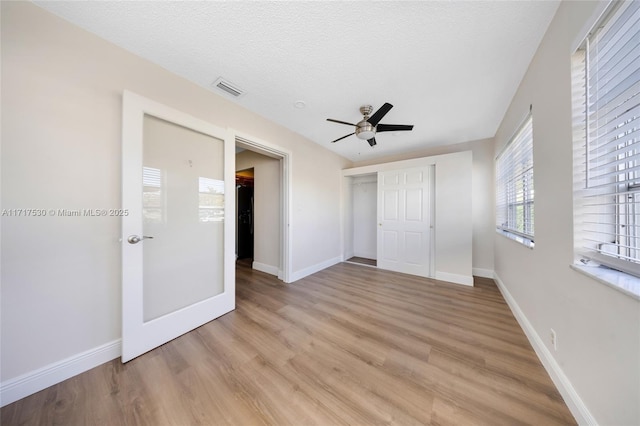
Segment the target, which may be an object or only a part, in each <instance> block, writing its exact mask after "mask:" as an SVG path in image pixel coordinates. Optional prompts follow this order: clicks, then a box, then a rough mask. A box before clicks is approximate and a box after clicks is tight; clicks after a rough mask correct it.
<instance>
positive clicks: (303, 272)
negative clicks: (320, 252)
mask: <svg viewBox="0 0 640 426" xmlns="http://www.w3.org/2000/svg"><path fill="white" fill-rule="evenodd" d="M340 262H342V256H337V257H334V258H332V259H327V260H325V261H324V262H320V263H316V264H315V265H312V266H309V267H308V268H304V269H301V270H299V271H295V272H294V273H293V274H291V281H290V282H294V281H298V280H299V279H302V278H304V277H306V276H308V275H311V274H315V273H316V272H318V271H322V270H323V269H326V268H328V267H330V266H333V265H335V264H336V263H340Z"/></svg>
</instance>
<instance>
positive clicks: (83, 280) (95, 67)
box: [0, 2, 350, 383]
mask: <svg viewBox="0 0 640 426" xmlns="http://www.w3.org/2000/svg"><path fill="white" fill-rule="evenodd" d="M1 7H2V22H1V23H2V28H1V31H2V33H1V35H2V100H1V102H2V105H1V106H2V134H1V136H2V207H3V208H6V209H11V208H44V209H50V208H53V209H58V208H67V209H76V208H117V207H120V205H121V191H120V186H121V175H120V167H121V166H120V163H121V161H120V155H121V148H120V143H121V142H120V140H121V113H122V106H121V105H122V91H123V90H124V89H129V90H131V91H133V92H136V93H138V94H140V95H142V96H145V97H148V98H150V99H153V100H155V101H157V102H160V103H163V104H166V105H168V106H170V107H172V108H175V109H178V110H181V111H184V112H186V113H188V114H191V115H193V116H195V117H198V118H201V119H204V120H207V121H209V122H211V123H213V124H215V125H218V126H220V127H231V128H234V129H236V130H238V131H241V132H242V133H243V134H245V135H252V136H254V137H256V138H258V139H260V140H264V141H267V142H269V143H272V144H274V145H278V146H281V147H283V148H284V149H286V150H289V151H290V152H291V158H292V164H291V168H292V190H291V191H292V200H291V203H292V204H291V212H292V217H291V223H290V229H291V233H292V240H293V241H292V245H293V246H292V250H291V251H292V269H293V274H294V275H296V274H297V275H298V276H300V275H301V274H304V273H305V272H307V271H313V269H314V267H316V265H324V264H327V262H329V263H330V262H333V261H335V259H337V258H339V256H340V253H341V247H340V231H339V230H340V212H339V209H340V198H339V196H340V195H339V194H340V185H341V178H340V170H342V169H343V168H345V167H347V166H348V165H349V164H350V162H349V161H348V160H346V159H344V158H342V157H339V156H337V155H335V154H333V153H331V152H330V151H328V150H326V149H324V148H322V147H320V146H318V145H317V144H315V143H312V142H310V141H308V140H306V139H304V138H303V137H301V136H300V135H298V134H296V133H293V132H291V131H289V130H286V129H284V128H283V127H281V126H278V125H276V124H274V123H272V122H269V121H267V120H265V119H264V118H262V117H260V116H258V115H256V114H253V113H251V112H249V111H247V110H245V109H244V108H242V107H240V106H238V105H237V104H235V103H233V102H230V101H227V100H225V99H223V98H222V97H220V96H218V95H216V94H214V93H212V92H211V91H209V90H207V89H204V88H201V87H198V86H196V85H194V84H192V83H190V82H187V81H185V80H184V79H182V78H180V77H177V76H176V75H174V74H171V73H169V72H168V71H166V70H164V69H162V68H160V67H158V66H157V65H154V64H152V63H150V62H147V61H145V60H143V59H141V58H139V57H136V56H135V55H133V54H131V53H128V52H126V51H124V50H122V49H120V48H118V47H116V46H114V45H112V44H110V43H108V42H106V41H103V40H101V39H99V38H98V37H96V36H94V35H91V34H89V33H87V32H85V31H83V30H81V29H80V28H78V27H75V26H73V25H71V24H69V23H67V22H65V21H63V20H61V19H59V18H57V17H55V16H53V15H51V14H49V13H48V12H45V11H43V10H42V9H40V8H38V7H37V6H35V5H34V4H32V3H27V2H2V3H1ZM212 75H215V70H212ZM2 220H3V223H2V237H1V238H2V259H1V262H2V277H1V279H2V288H1V292H2V301H1V315H2V316H1V323H2V324H1V330H0V332H1V335H2V348H1V359H2V364H1V379H2V381H3V383H4V382H5V381H7V380H9V379H13V378H16V377H18V376H20V375H23V374H28V373H31V372H34V371H35V370H37V369H39V368H42V367H46V366H49V365H51V364H52V363H56V362H58V361H61V360H63V359H65V358H67V357H73V356H76V355H78V354H80V353H82V352H84V351H89V350H93V349H94V348H97V347H99V346H101V345H104V344H108V343H109V342H113V341H117V339H119V338H120V335H121V332H120V327H121V319H120V318H121V309H120V298H121V291H120V281H121V280H120V271H121V260H120V256H121V249H120V242H119V241H118V239H119V238H120V221H119V220H118V219H117V218H115V217H101V218H95V217H86V218H85V217H82V218H79V217H67V218H63V217H51V216H47V217H43V218H33V217H11V218H6V217H5V218H2Z"/></svg>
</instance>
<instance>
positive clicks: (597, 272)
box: [571, 265, 640, 301]
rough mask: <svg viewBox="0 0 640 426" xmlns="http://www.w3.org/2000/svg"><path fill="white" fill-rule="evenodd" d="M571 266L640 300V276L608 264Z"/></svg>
mask: <svg viewBox="0 0 640 426" xmlns="http://www.w3.org/2000/svg"><path fill="white" fill-rule="evenodd" d="M571 268H572V269H574V270H576V271H578V272H580V273H581V274H584V275H586V276H588V277H591V278H593V279H595V280H596V281H599V282H601V283H602V284H604V285H607V286H609V287H611V288H614V289H616V290H618V291H620V292H622V293H624V294H626V295H627V296H630V297H633V298H634V299H636V300H638V301H640V278H638V277H634V276H633V275H629V274H625V273H624V272H620V271H616V270H615V269H609V268H607V267H606V266H584V265H571Z"/></svg>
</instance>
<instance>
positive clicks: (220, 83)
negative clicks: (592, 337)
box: [211, 77, 245, 98]
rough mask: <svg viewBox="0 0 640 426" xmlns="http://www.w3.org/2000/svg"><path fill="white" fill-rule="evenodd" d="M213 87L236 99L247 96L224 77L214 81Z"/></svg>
mask: <svg viewBox="0 0 640 426" xmlns="http://www.w3.org/2000/svg"><path fill="white" fill-rule="evenodd" d="M211 85H212V86H213V87H215V88H216V89H219V90H222V91H223V92H225V93H227V94H228V95H231V96H233V97H234V98H239V97H241V96H243V95H244V94H245V91H244V90H242V89H240V88H239V87H238V86H236V85H235V84H233V83H230V82H229V81H227V80H225V79H224V78H222V77H220V78H219V79H217V80H216V81H214V82H213V83H212V84H211Z"/></svg>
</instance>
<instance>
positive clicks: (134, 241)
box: [127, 235, 153, 244]
mask: <svg viewBox="0 0 640 426" xmlns="http://www.w3.org/2000/svg"><path fill="white" fill-rule="evenodd" d="M152 239H153V237H147V236H146V235H143V236H142V237H139V236H137V235H129V238H127V241H129V244H138V243H139V242H140V241H142V240H152Z"/></svg>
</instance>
